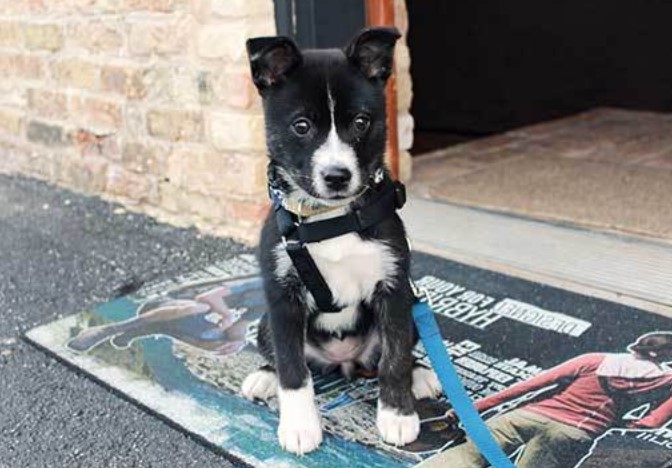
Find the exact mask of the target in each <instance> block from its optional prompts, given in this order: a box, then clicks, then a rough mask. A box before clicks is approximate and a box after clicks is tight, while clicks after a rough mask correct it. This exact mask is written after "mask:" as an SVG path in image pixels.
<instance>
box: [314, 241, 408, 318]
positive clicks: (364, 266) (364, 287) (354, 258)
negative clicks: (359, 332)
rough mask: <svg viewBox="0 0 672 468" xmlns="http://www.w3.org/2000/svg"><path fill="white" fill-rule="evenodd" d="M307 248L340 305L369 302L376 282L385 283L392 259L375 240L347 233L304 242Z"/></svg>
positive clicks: (393, 267)
mask: <svg viewBox="0 0 672 468" xmlns="http://www.w3.org/2000/svg"><path fill="white" fill-rule="evenodd" d="M308 251H309V252H310V255H311V256H312V257H313V260H314V261H315V263H316V264H317V267H318V268H319V269H320V273H322V276H323V277H324V279H325V281H326V282H327V284H328V285H329V288H330V289H331V293H332V295H333V297H334V301H335V302H336V303H337V304H340V305H343V306H355V305H358V304H359V303H360V302H362V301H364V302H369V301H370V300H371V297H372V295H373V293H374V291H375V289H376V285H377V284H378V283H379V282H381V281H382V282H385V283H389V282H390V278H391V277H392V275H393V274H394V272H395V268H396V259H395V257H394V255H393V253H392V252H391V250H390V248H389V247H388V246H387V245H385V244H384V243H382V242H379V241H365V240H362V238H361V237H359V235H357V234H354V233H350V234H345V235H343V236H339V237H335V238H333V239H327V240H324V241H322V242H315V243H313V244H308Z"/></svg>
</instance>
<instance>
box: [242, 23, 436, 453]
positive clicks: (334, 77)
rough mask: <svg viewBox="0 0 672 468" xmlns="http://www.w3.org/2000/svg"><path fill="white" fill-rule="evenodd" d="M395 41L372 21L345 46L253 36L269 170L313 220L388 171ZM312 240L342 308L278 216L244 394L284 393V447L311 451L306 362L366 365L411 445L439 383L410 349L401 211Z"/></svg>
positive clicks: (394, 438) (263, 260)
mask: <svg viewBox="0 0 672 468" xmlns="http://www.w3.org/2000/svg"><path fill="white" fill-rule="evenodd" d="M398 38H399V33H398V32H397V31H396V30H395V29H390V28H372V29H366V30H364V31H362V32H361V33H360V34H359V35H357V36H356V37H355V38H354V39H353V41H352V42H351V43H350V44H349V45H348V46H347V47H345V48H344V49H343V50H340V49H325V50H305V51H300V50H299V49H298V48H297V46H296V45H295V44H294V43H293V42H292V41H291V40H290V39H288V38H284V37H263V38H255V39H250V40H249V41H248V53H249V56H250V64H251V68H252V75H253V79H254V83H255V84H256V86H257V88H258V89H259V92H260V94H261V96H262V100H263V105H264V112H265V118H266V135H267V145H268V150H269V153H270V159H271V161H270V166H269V168H270V173H272V174H274V178H275V180H274V184H275V185H276V186H279V187H280V188H281V189H282V191H283V192H284V195H285V198H286V199H288V201H289V202H291V204H292V205H293V206H297V207H300V209H301V210H304V211H305V210H308V213H309V216H308V218H307V219H305V220H304V222H310V221H311V220H317V219H324V218H328V217H333V216H339V215H342V214H343V213H344V212H345V210H347V209H348V205H349V204H350V203H351V202H352V201H353V200H355V199H358V197H361V196H365V195H363V194H365V193H366V190H365V187H366V185H367V184H369V183H370V182H371V180H372V179H373V177H374V176H375V175H376V174H377V173H378V174H380V171H383V170H385V169H384V162H383V153H384V148H385V139H386V125H385V83H386V81H387V78H388V77H389V76H390V73H391V70H392V61H393V52H394V45H395V42H396V40H397V39H398ZM311 213H312V216H310V214H311ZM304 214H305V213H304ZM307 247H308V250H309V252H310V254H311V256H312V257H313V259H314V261H315V263H316V265H317V266H318V268H319V270H320V272H321V274H322V276H323V277H324V279H325V280H326V282H327V284H328V285H329V288H330V289H331V292H332V295H333V297H334V301H335V303H336V304H338V305H339V306H342V307H343V310H342V311H340V312H337V313H323V312H321V311H320V310H318V309H317V306H316V305H315V301H314V300H313V297H312V296H311V295H310V293H309V292H308V291H307V290H306V288H305V286H304V285H303V283H302V282H301V280H300V279H299V277H298V276H297V273H296V270H295V269H294V266H293V265H292V263H291V260H290V259H289V257H288V255H287V253H286V250H285V248H284V246H283V242H282V239H281V235H280V233H279V231H278V227H277V225H276V222H275V219H274V216H273V213H271V214H270V215H269V217H268V219H267V220H266V223H265V225H264V228H263V231H262V235H261V246H260V264H261V269H262V274H263V278H264V287H265V292H266V297H267V300H268V304H269V307H270V312H269V314H267V315H266V316H265V317H264V318H263V319H262V321H261V324H260V328H259V336H258V347H259V349H260V351H261V353H262V354H263V355H264V357H265V358H266V359H267V360H268V361H269V366H266V367H264V368H262V369H260V370H259V371H257V372H254V373H253V374H251V375H249V376H248V377H247V379H246V380H245V381H244V383H243V385H242V393H243V395H245V396H246V397H247V398H250V399H255V398H259V399H266V398H268V397H271V396H273V395H275V394H276V393H277V396H278V399H279V407H280V425H279V428H278V437H279V441H280V444H281V445H282V447H284V448H285V449H286V450H289V451H291V452H295V453H299V454H302V453H306V452H310V451H312V450H314V449H316V448H317V447H318V445H319V444H320V442H321V441H322V428H321V425H320V416H319V413H318V410H317V408H316V406H315V403H314V392H313V385H312V380H311V374H310V371H309V368H308V365H310V366H311V368H315V367H319V368H322V369H327V370H328V369H333V368H335V367H340V369H341V370H342V371H343V372H344V373H345V374H346V375H351V374H352V372H353V370H354V369H355V368H357V367H361V368H364V369H368V370H377V372H378V377H379V381H380V395H379V399H378V412H377V426H378V429H379V431H380V433H381V435H382V438H383V440H385V441H386V442H388V443H391V444H394V445H404V444H407V443H409V442H412V441H413V440H415V439H416V438H417V436H418V433H419V430H420V422H419V419H418V414H417V413H416V411H415V409H414V403H415V398H423V397H427V396H435V395H436V394H438V393H439V392H440V386H439V383H438V380H437V379H436V376H435V375H434V373H433V372H432V371H430V370H429V369H426V368H424V367H420V366H414V362H413V358H412V354H411V351H412V348H413V346H414V344H415V341H416V333H415V329H414V325H413V320H412V316H411V306H412V301H413V296H412V292H411V289H410V286H409V283H408V275H409V250H408V245H407V241H406V234H405V231H404V226H403V225H402V222H401V220H400V219H399V217H398V216H396V215H394V216H391V217H388V218H387V219H385V220H384V221H383V222H381V223H379V224H377V225H375V226H373V227H372V228H369V229H367V230H366V231H364V232H361V233H348V234H345V235H342V236H340V237H336V238H332V239H328V240H324V241H321V242H315V243H311V244H308V246H307Z"/></svg>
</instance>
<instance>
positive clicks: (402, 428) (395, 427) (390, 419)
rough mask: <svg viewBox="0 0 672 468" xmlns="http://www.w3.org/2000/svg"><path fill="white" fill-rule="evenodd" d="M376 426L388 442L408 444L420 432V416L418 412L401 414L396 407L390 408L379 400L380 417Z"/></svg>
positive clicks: (397, 444)
mask: <svg viewBox="0 0 672 468" xmlns="http://www.w3.org/2000/svg"><path fill="white" fill-rule="evenodd" d="M376 426H378V431H380V435H381V436H382V438H383V440H384V441H385V442H387V443H388V444H392V445H396V446H397V447H398V446H400V445H406V444H410V443H411V442H413V441H414V440H415V439H417V438H418V434H420V418H419V417H418V413H411V414H408V415H404V414H401V413H400V412H399V411H398V410H396V409H394V408H388V407H386V406H385V405H383V404H382V403H381V401H380V400H378V417H377V420H376Z"/></svg>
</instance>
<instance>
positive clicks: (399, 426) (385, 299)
mask: <svg viewBox="0 0 672 468" xmlns="http://www.w3.org/2000/svg"><path fill="white" fill-rule="evenodd" d="M374 297H376V299H375V301H374V304H375V305H374V311H375V313H376V316H377V320H378V327H379V331H380V338H381V345H382V346H381V348H382V354H381V358H380V363H379V366H378V379H379V382H380V396H379V397H378V415H377V420H376V425H377V426H378V430H379V431H380V435H381V436H382V438H383V440H384V441H385V442H387V443H388V444H393V445H396V446H400V445H406V444H409V443H411V442H413V441H414V440H415V439H417V438H418V435H419V434H420V418H419V417H418V413H417V412H416V411H415V398H414V397H413V391H412V387H413V380H412V378H413V356H412V354H411V353H412V349H413V333H414V328H413V319H412V318H411V305H412V302H411V298H412V295H411V291H410V287H409V286H408V282H407V281H406V280H405V278H404V279H402V280H400V281H399V286H398V287H396V288H394V290H391V289H390V288H386V287H384V286H383V287H380V288H378V290H377V292H376V294H375V296H374Z"/></svg>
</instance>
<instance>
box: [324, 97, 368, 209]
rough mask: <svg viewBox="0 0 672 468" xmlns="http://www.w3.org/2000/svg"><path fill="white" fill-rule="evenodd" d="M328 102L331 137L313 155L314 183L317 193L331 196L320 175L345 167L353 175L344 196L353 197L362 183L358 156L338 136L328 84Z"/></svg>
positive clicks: (333, 102) (334, 106)
mask: <svg viewBox="0 0 672 468" xmlns="http://www.w3.org/2000/svg"><path fill="white" fill-rule="evenodd" d="M327 100H328V104H329V114H330V118H331V128H330V129H329V135H328V136H327V139H326V140H325V142H324V143H323V144H322V145H321V146H320V147H319V148H317V149H316V150H315V153H313V182H314V184H315V190H316V191H317V193H319V194H320V195H321V196H323V197H329V196H330V195H331V193H330V190H329V189H328V188H327V186H326V184H325V182H324V180H323V179H322V176H321V175H320V174H321V173H322V171H323V170H324V169H326V168H327V167H329V166H338V167H345V168H347V169H348V170H349V171H350V172H351V173H352V179H350V184H349V185H348V188H347V189H346V190H344V192H346V193H344V195H346V196H350V195H353V194H354V192H355V191H357V190H359V187H360V185H361V182H362V175H361V173H360V170H359V164H358V162H357V154H356V153H355V150H354V148H353V147H352V146H350V145H348V144H347V143H345V142H343V140H341V139H340V138H339V136H338V132H337V131H336V119H335V117H334V109H335V108H336V102H335V101H334V98H333V96H332V95H331V89H329V85H328V84H327Z"/></svg>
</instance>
